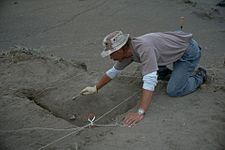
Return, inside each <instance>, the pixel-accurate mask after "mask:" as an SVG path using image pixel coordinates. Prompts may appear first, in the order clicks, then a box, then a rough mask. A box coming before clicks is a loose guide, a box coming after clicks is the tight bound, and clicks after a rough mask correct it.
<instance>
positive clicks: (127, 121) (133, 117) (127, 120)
mask: <svg viewBox="0 0 225 150" xmlns="http://www.w3.org/2000/svg"><path fill="white" fill-rule="evenodd" d="M142 119H144V115H140V114H138V113H137V112H128V113H127V114H126V116H125V117H124V119H123V123H124V125H125V126H132V125H134V124H136V123H137V122H139V121H141V120H142Z"/></svg>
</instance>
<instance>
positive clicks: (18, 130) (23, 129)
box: [0, 127, 79, 132]
mask: <svg viewBox="0 0 225 150" xmlns="http://www.w3.org/2000/svg"><path fill="white" fill-rule="evenodd" d="M78 128H79V127H76V128H68V129H59V128H43V127H31V128H21V129H15V130H0V132H20V131H29V130H49V131H71V130H76V129H78Z"/></svg>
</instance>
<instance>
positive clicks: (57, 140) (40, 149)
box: [38, 90, 141, 150]
mask: <svg viewBox="0 0 225 150" xmlns="http://www.w3.org/2000/svg"><path fill="white" fill-rule="evenodd" d="M140 91H141V90H139V91H137V92H136V93H134V94H133V95H131V96H129V97H128V98H126V99H125V100H123V101H122V102H121V103H119V104H118V105H116V106H115V107H113V108H112V109H111V110H109V111H108V112H106V113H104V114H103V115H102V116H100V117H99V118H98V119H96V120H95V121H94V122H97V121H98V120H100V119H102V118H103V117H105V116H106V115H107V114H109V113H110V112H112V111H113V110H114V109H116V108H117V107H119V106H120V105H121V104H123V103H125V102H126V101H128V100H129V99H130V98H132V97H134V96H135V95H136V94H137V93H139V92H140ZM94 122H90V123H88V124H87V125H85V126H83V127H80V128H79V129H78V130H76V131H73V132H71V133H69V134H67V135H65V136H63V137H61V138H59V139H56V140H54V141H52V142H50V143H48V144H46V145H45V146H42V147H41V148H39V149H38V150H42V149H44V148H46V147H48V146H49V145H52V144H54V143H56V142H59V141H61V140H62V139H64V138H66V137H68V136H70V135H72V134H75V133H77V132H79V131H81V130H83V129H85V128H86V127H88V126H91V125H95V124H93V123H94ZM96 125H97V124H96ZM114 125H115V126H116V125H117V123H116V124H114ZM114 125H113V126H114ZM97 126H98V125H97ZM99 126H101V125H99ZM104 126H107V125H104ZM109 126H110V125H109ZM111 126H112V125H111Z"/></svg>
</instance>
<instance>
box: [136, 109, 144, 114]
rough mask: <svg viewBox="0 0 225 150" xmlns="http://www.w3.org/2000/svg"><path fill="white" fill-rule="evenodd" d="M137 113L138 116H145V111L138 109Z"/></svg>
mask: <svg viewBox="0 0 225 150" xmlns="http://www.w3.org/2000/svg"><path fill="white" fill-rule="evenodd" d="M137 112H138V114H139V115H144V114H145V111H144V109H142V108H139V109H138V111H137Z"/></svg>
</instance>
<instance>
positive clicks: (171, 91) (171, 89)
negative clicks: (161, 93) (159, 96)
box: [167, 87, 181, 97]
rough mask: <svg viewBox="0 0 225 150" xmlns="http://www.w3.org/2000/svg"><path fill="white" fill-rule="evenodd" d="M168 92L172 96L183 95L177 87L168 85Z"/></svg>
mask: <svg viewBox="0 0 225 150" xmlns="http://www.w3.org/2000/svg"><path fill="white" fill-rule="evenodd" d="M167 94H168V95H169V96H171V97H178V96H181V95H180V94H179V92H178V90H177V89H175V88H171V87H167Z"/></svg>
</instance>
